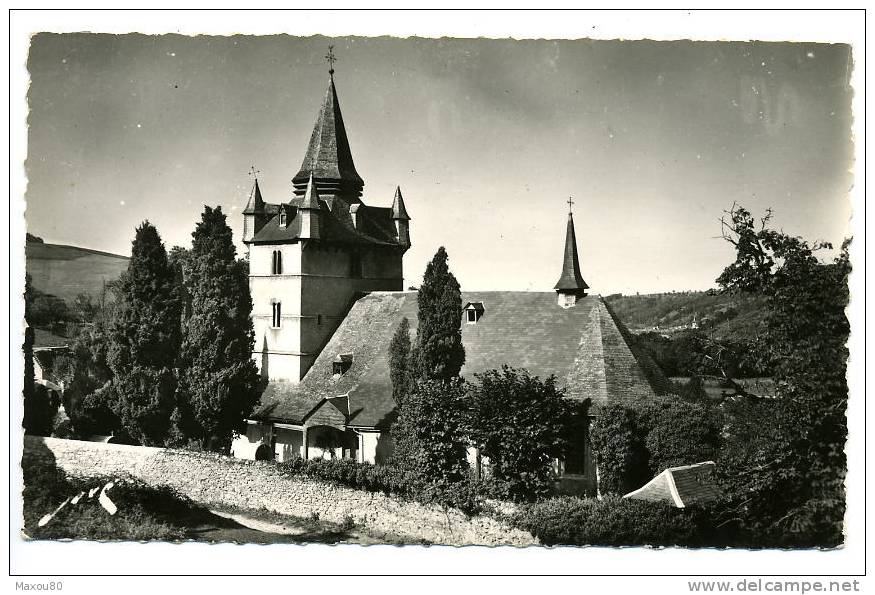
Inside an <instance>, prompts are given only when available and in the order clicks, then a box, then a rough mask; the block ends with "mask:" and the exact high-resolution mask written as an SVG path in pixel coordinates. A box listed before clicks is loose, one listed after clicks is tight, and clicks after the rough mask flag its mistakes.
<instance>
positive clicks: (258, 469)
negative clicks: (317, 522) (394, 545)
mask: <svg viewBox="0 0 875 595" xmlns="http://www.w3.org/2000/svg"><path fill="white" fill-rule="evenodd" d="M28 459H31V460H33V459H41V460H43V461H44V462H47V463H53V464H55V465H56V466H57V467H58V468H60V469H62V470H63V471H64V472H66V473H67V474H68V475H71V476H79V477H89V476H90V477H94V476H101V477H104V476H108V477H123V476H130V477H134V478H137V479H139V480H141V481H143V482H144V483H146V484H148V485H152V486H168V487H170V488H173V489H174V490H176V491H177V492H179V493H181V494H183V495H185V496H187V497H189V498H191V499H192V500H193V501H195V502H197V503H198V504H201V505H204V506H209V505H220V506H221V505H225V506H235V507H239V508H244V509H261V508H264V509H267V510H270V511H273V512H277V513H280V514H287V515H293V516H299V517H309V516H310V515H312V514H313V513H317V514H318V515H319V518H320V519H324V520H328V521H334V522H343V521H344V519H345V518H346V517H347V516H351V517H352V518H353V519H354V520H355V522H356V524H357V525H359V526H361V527H362V528H363V529H365V530H366V531H367V532H368V533H370V534H372V535H374V536H381V535H385V536H396V537H399V538H402V539H404V540H410V541H427V542H429V543H435V544H443V545H489V546H494V545H513V546H527V545H537V543H538V542H537V540H536V539H535V538H534V537H532V535H530V534H529V533H527V532H525V531H520V530H518V529H513V528H511V527H508V526H506V525H504V524H502V523H500V522H498V521H496V520H495V519H492V518H489V517H485V516H478V517H472V518H468V517H466V516H465V515H464V514H463V513H461V512H460V511H458V510H453V509H450V510H446V511H445V510H443V509H441V508H440V507H437V506H426V505H423V504H419V503H416V502H408V501H404V500H402V499H400V498H397V497H395V496H387V495H385V494H382V493H376V492H366V491H363V490H355V489H352V488H348V487H345V486H339V485H334V484H331V483H326V482H322V481H318V480H314V479H310V478H307V477H295V476H289V475H286V474H284V473H282V471H281V469H280V468H278V466H277V464H276V463H273V462H262V461H245V460H241V459H233V458H230V457H226V456H222V455H215V454H208V453H198V452H189V451H183V450H172V449H163V448H149V447H143V446H126V445H121V444H104V443H101V442H84V441H79V440H63V439H59V438H38V437H35V436H27V437H25V439H24V460H25V464H26V461H27V460H28Z"/></svg>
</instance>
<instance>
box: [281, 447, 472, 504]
mask: <svg viewBox="0 0 875 595" xmlns="http://www.w3.org/2000/svg"><path fill="white" fill-rule="evenodd" d="M279 468H280V469H281V470H283V471H284V472H286V473H288V474H289V475H303V476H305V477H312V478H315V479H321V480H324V481H331V482H334V483H337V484H340V485H344V486H347V487H351V488H354V489H357V490H366V491H369V492H382V493H384V494H394V495H397V496H401V497H403V498H407V499H410V500H415V501H417V502H421V503H423V504H438V505H440V506H448V507H452V508H458V509H459V510H461V511H463V512H465V513H467V514H474V513H476V512H478V511H479V505H478V502H477V496H478V493H477V488H476V485H475V484H473V483H472V482H471V481H469V480H462V481H458V482H446V483H440V482H434V483H433V482H427V481H424V480H422V478H421V477H420V476H419V475H418V474H416V473H412V472H410V471H407V470H405V469H403V468H401V467H398V466H397V465H392V464H383V465H373V464H371V463H359V462H357V461H353V460H351V459H310V460H304V459H301V458H297V457H296V458H294V459H292V460H291V461H287V462H284V463H280V465H279Z"/></svg>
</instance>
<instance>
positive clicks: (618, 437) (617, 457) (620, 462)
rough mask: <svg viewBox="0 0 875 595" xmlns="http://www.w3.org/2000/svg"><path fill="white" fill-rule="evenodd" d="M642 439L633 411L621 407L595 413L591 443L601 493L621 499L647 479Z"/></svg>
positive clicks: (612, 406)
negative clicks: (616, 495)
mask: <svg viewBox="0 0 875 595" xmlns="http://www.w3.org/2000/svg"><path fill="white" fill-rule="evenodd" d="M645 437H646V433H644V432H643V431H642V429H641V427H640V424H639V419H638V416H637V415H636V413H635V411H634V410H633V409H630V408H628V407H625V406H623V405H620V404H608V405H600V406H599V407H598V408H597V409H596V411H595V418H594V419H593V424H592V429H591V430H590V441H591V443H592V451H593V454H594V456H595V462H596V465H597V466H598V483H599V485H598V489H599V492H600V493H602V494H618V495H623V494H626V493H627V492H630V491H632V490H634V489H637V488H639V487H641V485H642V484H643V482H645V481H647V479H649V478H648V472H647V451H646V448H645V446H644V440H645Z"/></svg>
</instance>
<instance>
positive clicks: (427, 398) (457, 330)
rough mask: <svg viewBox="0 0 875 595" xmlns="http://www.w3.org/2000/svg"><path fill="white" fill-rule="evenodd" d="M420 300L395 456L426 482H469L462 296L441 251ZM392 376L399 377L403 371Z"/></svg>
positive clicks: (427, 275)
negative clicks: (407, 386) (464, 478)
mask: <svg viewBox="0 0 875 595" xmlns="http://www.w3.org/2000/svg"><path fill="white" fill-rule="evenodd" d="M418 300H419V312H418V320H419V326H418V330H417V334H416V344H415V347H414V348H413V349H412V352H411V353H410V355H409V356H408V360H409V361H410V362H411V366H410V368H411V372H410V381H409V389H408V390H406V391H404V392H405V394H404V395H403V397H402V398H401V400H400V401H396V404H397V414H398V417H397V419H396V421H395V422H394V424H393V425H392V436H393V441H394V445H395V454H394V457H395V461H396V463H397V464H399V465H401V466H402V467H404V468H405V469H407V470H408V471H410V472H412V473H415V474H418V475H419V476H420V478H421V479H422V480H423V481H426V482H432V483H436V484H447V483H452V482H454V481H458V480H459V479H461V478H463V477H465V475H466V470H467V468H468V463H467V459H466V456H465V455H466V446H467V445H466V439H465V435H464V424H465V400H464V398H463V397H464V394H465V390H466V389H465V386H466V385H465V383H464V381H463V380H462V379H460V378H459V370H460V369H461V368H462V364H463V363H464V362H465V350H464V347H462V329H461V326H462V295H461V292H460V291H459V282H458V281H456V278H455V277H454V276H453V274H452V273H451V272H450V271H449V268H448V267H447V252H446V250H445V249H444V248H443V247H441V248H440V249H438V251H437V254H435V256H434V258H433V259H432V261H431V262H430V263H429V264H428V266H427V267H426V270H425V275H424V276H423V283H422V286H421V287H420V288H419V295H418ZM396 338H397V339H398V344H397V345H396V348H398V349H399V350H400V349H403V346H402V345H401V344H402V343H403V338H401V337H398V335H397V334H396ZM396 355H397V352H396ZM396 359H398V358H396ZM396 363H400V362H396ZM393 374H398V376H400V375H401V368H400V366H398V367H396V368H395V372H393ZM394 382H395V379H394V378H393V391H394V386H395V385H394Z"/></svg>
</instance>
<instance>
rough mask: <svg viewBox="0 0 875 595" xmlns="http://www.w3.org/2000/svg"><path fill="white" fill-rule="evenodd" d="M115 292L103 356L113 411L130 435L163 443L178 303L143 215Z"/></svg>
mask: <svg viewBox="0 0 875 595" xmlns="http://www.w3.org/2000/svg"><path fill="white" fill-rule="evenodd" d="M119 294H120V295H119V297H120V302H119V305H118V308H117V311H116V315H115V317H114V319H113V323H112V325H111V334H110V337H111V341H110V345H109V352H108V356H107V358H108V362H109V366H110V368H111V369H112V372H113V376H114V383H115V391H116V394H117V395H118V403H117V407H116V409H115V413H116V414H117V415H118V417H119V418H120V419H121V423H122V425H123V426H124V428H125V429H126V430H127V432H128V433H129V434H130V436H131V437H132V438H134V439H135V440H137V441H138V442H140V443H142V444H145V445H150V446H151V445H163V444H164V442H165V439H166V437H167V432H168V430H169V427H170V415H171V412H172V411H173V407H174V395H175V393H176V378H175V375H174V367H175V364H176V357H177V354H178V352H179V341H180V328H179V327H180V305H179V301H178V299H177V293H176V284H175V277H174V273H173V269H172V268H171V267H170V264H169V263H168V260H167V252H166V250H165V249H164V244H163V243H162V242H161V238H160V236H159V235H158V230H157V229H155V226H153V225H152V224H150V223H149V222H148V221H145V222H143V224H141V225H140V226H139V227H138V228H137V230H136V233H135V235H134V240H133V243H132V247H131V260H130V262H129V264H128V269H127V271H126V273H125V274H124V275H123V276H122V279H121V283H120V292H119Z"/></svg>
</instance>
